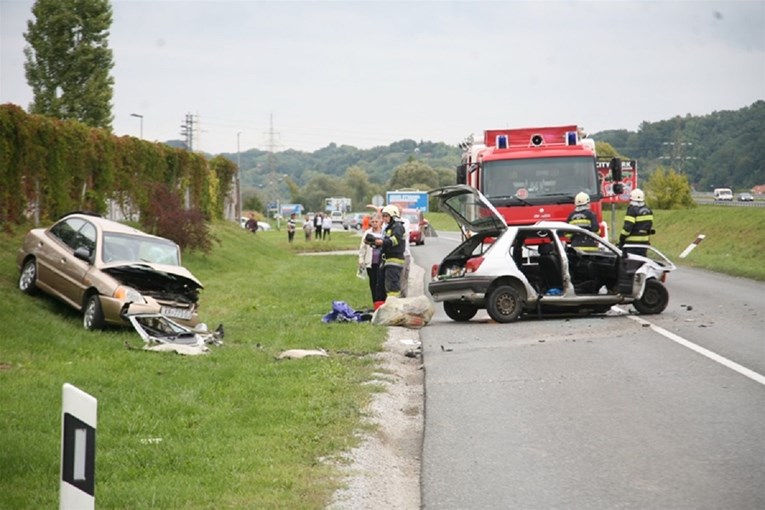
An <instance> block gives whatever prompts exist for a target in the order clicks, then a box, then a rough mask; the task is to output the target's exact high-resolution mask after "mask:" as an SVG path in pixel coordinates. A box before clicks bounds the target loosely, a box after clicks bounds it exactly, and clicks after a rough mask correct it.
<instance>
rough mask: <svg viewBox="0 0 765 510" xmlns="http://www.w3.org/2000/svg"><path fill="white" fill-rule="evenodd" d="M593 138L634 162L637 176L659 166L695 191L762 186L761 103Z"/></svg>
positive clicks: (764, 118) (764, 115)
mask: <svg viewBox="0 0 765 510" xmlns="http://www.w3.org/2000/svg"><path fill="white" fill-rule="evenodd" d="M592 138H593V139H595V140H598V141H603V142H608V143H609V144H611V145H612V146H613V147H614V149H616V150H617V151H618V152H619V153H620V154H622V155H624V156H628V157H629V158H631V159H636V160H637V161H638V167H639V168H640V169H641V172H640V173H641V174H642V175H645V174H647V173H650V171H652V170H654V169H655V168H656V167H657V166H659V165H663V166H665V167H671V168H673V169H675V170H677V171H680V172H683V173H685V174H687V175H688V179H689V181H690V182H691V184H692V185H694V187H695V188H696V190H697V191H710V190H711V189H713V188H715V187H729V188H733V189H735V190H748V189H751V188H752V187H754V186H755V185H758V184H765V101H756V102H755V103H753V104H752V105H751V106H748V107H745V108H741V109H740V110H735V111H719V112H713V113H711V114H709V115H704V116H698V117H695V116H691V115H686V116H685V117H680V116H677V117H674V118H672V119H670V120H663V121H659V122H644V123H643V124H641V125H640V128H639V129H638V131H637V132H634V131H626V130H616V131H602V132H600V133H595V134H594V135H592Z"/></svg>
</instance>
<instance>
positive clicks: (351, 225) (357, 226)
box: [343, 212, 369, 230]
mask: <svg viewBox="0 0 765 510" xmlns="http://www.w3.org/2000/svg"><path fill="white" fill-rule="evenodd" d="M364 216H369V214H368V213H363V212H356V213H350V214H346V215H345V218H343V228H344V229H345V230H351V229H353V230H361V225H362V224H363V222H364Z"/></svg>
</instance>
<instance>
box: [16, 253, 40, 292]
mask: <svg viewBox="0 0 765 510" xmlns="http://www.w3.org/2000/svg"><path fill="white" fill-rule="evenodd" d="M19 290H20V291H21V292H23V293H24V294H27V295H29V296H33V295H34V294H36V293H37V262H36V261H35V260H34V259H29V260H27V261H26V262H25V263H24V266H23V267H22V268H21V274H20V275H19Z"/></svg>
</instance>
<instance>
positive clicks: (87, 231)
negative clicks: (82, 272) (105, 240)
mask: <svg viewBox="0 0 765 510" xmlns="http://www.w3.org/2000/svg"><path fill="white" fill-rule="evenodd" d="M77 248H85V249H87V250H88V253H90V254H91V255H92V254H93V252H94V251H95V249H96V227H94V226H93V225H92V224H91V223H88V222H84V224H83V225H82V228H80V231H79V232H77V246H76V247H75V250H76V249H77Z"/></svg>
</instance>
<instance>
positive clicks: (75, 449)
mask: <svg viewBox="0 0 765 510" xmlns="http://www.w3.org/2000/svg"><path fill="white" fill-rule="evenodd" d="M62 402H63V405H62V412H61V491H60V500H59V509H60V510H92V509H94V508H95V507H96V498H95V488H96V487H95V486H96V484H95V481H96V480H95V474H96V418H97V408H98V401H97V400H96V399H95V398H94V397H93V396H91V395H88V394H87V393H85V392H84V391H82V390H81V389H79V388H77V387H76V386H72V385H71V384H69V383H66V384H64V386H63V389H62Z"/></svg>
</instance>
